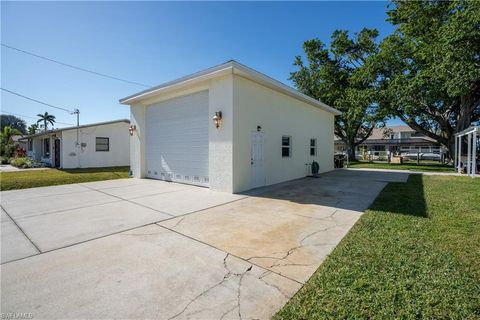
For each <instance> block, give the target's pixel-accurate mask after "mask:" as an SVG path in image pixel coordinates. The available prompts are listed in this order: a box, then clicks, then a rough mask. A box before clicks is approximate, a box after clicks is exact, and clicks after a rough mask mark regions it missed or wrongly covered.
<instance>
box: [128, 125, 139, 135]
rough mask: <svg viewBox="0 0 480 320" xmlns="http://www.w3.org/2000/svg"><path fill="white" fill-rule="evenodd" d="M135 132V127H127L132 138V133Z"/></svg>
mask: <svg viewBox="0 0 480 320" xmlns="http://www.w3.org/2000/svg"><path fill="white" fill-rule="evenodd" d="M135 130H137V126H136V125H134V124H131V125H130V127H128V132H130V135H131V136H133V131H135Z"/></svg>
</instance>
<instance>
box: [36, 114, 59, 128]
mask: <svg viewBox="0 0 480 320" xmlns="http://www.w3.org/2000/svg"><path fill="white" fill-rule="evenodd" d="M37 117H39V118H40V119H38V120H37V124H38V123H40V122H43V130H44V131H47V125H48V124H49V123H50V124H51V125H52V126H53V124H54V123H55V116H54V115H52V114H48V112H45V113H44V114H41V113H39V114H37Z"/></svg>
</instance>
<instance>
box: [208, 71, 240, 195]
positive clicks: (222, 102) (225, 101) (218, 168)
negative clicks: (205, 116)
mask: <svg viewBox="0 0 480 320" xmlns="http://www.w3.org/2000/svg"><path fill="white" fill-rule="evenodd" d="M208 99H209V108H208V110H209V114H210V117H209V119H212V117H213V115H214V114H215V112H217V111H221V112H222V117H223V120H222V124H221V126H220V127H219V128H218V129H217V128H215V126H214V124H213V121H212V120H210V122H211V123H209V127H208V128H209V132H208V134H209V169H208V170H209V175H210V189H212V190H216V191H223V192H230V193H231V192H233V176H232V172H233V144H232V140H233V126H234V124H233V122H234V117H233V75H228V76H224V77H221V78H217V79H214V80H212V81H211V82H210V87H209V98H208Z"/></svg>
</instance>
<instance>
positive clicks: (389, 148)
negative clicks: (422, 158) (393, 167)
mask: <svg viewBox="0 0 480 320" xmlns="http://www.w3.org/2000/svg"><path fill="white" fill-rule="evenodd" d="M345 151H346V150H345V144H344V143H343V141H342V140H340V138H338V137H335V152H336V153H342V152H345ZM444 151H445V150H444V149H443V148H442V147H441V145H440V144H439V143H438V142H436V141H435V140H433V139H432V138H430V137H427V136H426V135H424V134H422V133H420V132H417V131H415V130H413V129H412V128H410V127H409V126H406V125H400V126H390V127H384V128H375V129H373V131H372V134H371V136H370V137H368V138H367V139H366V140H365V141H364V142H362V143H361V144H360V145H359V146H357V148H356V154H357V156H358V157H362V156H363V155H364V154H368V155H370V156H373V157H378V156H379V155H381V154H382V153H383V154H385V155H386V154H387V153H388V154H390V153H392V154H400V155H407V156H408V155H416V154H417V153H421V154H429V155H431V157H434V156H435V155H437V156H438V158H439V159H440V155H441V153H442V152H444Z"/></svg>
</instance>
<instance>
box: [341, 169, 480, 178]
mask: <svg viewBox="0 0 480 320" xmlns="http://www.w3.org/2000/svg"><path fill="white" fill-rule="evenodd" d="M336 170H352V171H378V172H404V173H405V172H407V173H415V174H424V175H427V176H457V177H468V176H467V175H466V174H460V173H457V172H454V171H453V170H452V172H432V171H414V170H397V169H373V168H341V169H336ZM478 177H480V175H477V176H475V178H478Z"/></svg>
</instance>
